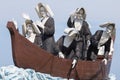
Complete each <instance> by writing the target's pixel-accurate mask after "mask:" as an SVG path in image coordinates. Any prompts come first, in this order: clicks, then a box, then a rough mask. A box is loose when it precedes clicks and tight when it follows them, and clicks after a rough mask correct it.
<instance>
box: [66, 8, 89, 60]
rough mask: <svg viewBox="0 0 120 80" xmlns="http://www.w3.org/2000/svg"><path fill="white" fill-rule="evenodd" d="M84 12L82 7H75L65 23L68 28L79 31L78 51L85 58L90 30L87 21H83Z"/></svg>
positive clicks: (84, 17)
mask: <svg viewBox="0 0 120 80" xmlns="http://www.w3.org/2000/svg"><path fill="white" fill-rule="evenodd" d="M85 19H86V13H85V10H84V8H77V9H76V11H75V12H74V13H73V14H72V15H70V17H69V19H68V22H67V25H68V27H70V28H75V29H76V30H78V31H79V39H80V47H79V48H80V50H81V51H80V53H81V55H82V56H81V59H83V60H85V59H86V57H87V56H86V55H87V49H88V46H89V44H90V37H91V32H90V29H89V25H88V23H87V22H86V21H85Z"/></svg>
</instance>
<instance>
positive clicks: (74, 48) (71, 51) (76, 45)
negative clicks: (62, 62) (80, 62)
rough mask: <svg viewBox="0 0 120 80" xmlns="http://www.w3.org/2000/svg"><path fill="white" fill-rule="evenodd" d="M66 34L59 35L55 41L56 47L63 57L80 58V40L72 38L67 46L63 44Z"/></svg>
mask: <svg viewBox="0 0 120 80" xmlns="http://www.w3.org/2000/svg"><path fill="white" fill-rule="evenodd" d="M65 37H66V36H61V37H60V38H59V39H58V40H57V42H56V45H57V49H58V50H59V52H60V51H61V52H62V53H63V54H64V55H65V58H69V59H81V51H82V50H81V49H80V47H81V48H82V45H81V42H80V41H76V40H73V41H72V42H71V44H70V45H69V47H66V46H64V39H65Z"/></svg>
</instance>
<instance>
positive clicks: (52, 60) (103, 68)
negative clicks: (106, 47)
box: [7, 21, 112, 80]
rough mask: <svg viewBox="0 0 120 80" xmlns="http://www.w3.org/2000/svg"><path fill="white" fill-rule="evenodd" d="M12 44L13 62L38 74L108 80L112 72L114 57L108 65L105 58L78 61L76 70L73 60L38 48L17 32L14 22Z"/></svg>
mask: <svg viewBox="0 0 120 80" xmlns="http://www.w3.org/2000/svg"><path fill="white" fill-rule="evenodd" d="M7 28H8V29H9V31H10V35H11V42H12V54H13V60H14V63H15V65H16V66H18V67H22V68H32V69H35V70H36V71H38V72H42V73H47V74H50V75H52V76H56V77H63V78H74V79H75V80H106V78H108V74H109V71H110V65H111V61H112V55H110V56H109V60H108V63H107V64H106V65H105V64H104V62H102V59H103V56H99V57H98V59H97V60H96V61H78V63H77V65H76V67H75V68H74V69H72V68H71V63H72V60H70V59H61V58H58V57H57V56H53V55H52V54H50V53H48V52H46V51H45V50H43V49H41V48H39V47H37V46H36V45H35V44H33V43H31V42H30V41H29V40H27V39H26V38H25V37H23V36H22V35H21V34H19V32H18V31H17V30H16V28H15V25H14V23H13V22H12V21H9V22H8V23H7Z"/></svg>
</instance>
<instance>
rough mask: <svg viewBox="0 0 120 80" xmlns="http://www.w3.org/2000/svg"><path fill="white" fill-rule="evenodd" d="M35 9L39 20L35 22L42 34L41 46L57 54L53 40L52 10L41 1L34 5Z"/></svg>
mask: <svg viewBox="0 0 120 80" xmlns="http://www.w3.org/2000/svg"><path fill="white" fill-rule="evenodd" d="M35 10H36V12H37V14H38V16H39V18H40V20H38V21H36V24H37V26H38V28H39V30H40V31H41V34H42V43H43V47H42V48H43V49H45V50H46V51H48V52H50V53H52V54H54V55H57V53H56V50H55V40H54V33H55V24H54V19H53V12H52V10H51V9H50V7H49V6H48V5H46V4H43V3H39V4H38V5H37V6H36V7H35Z"/></svg>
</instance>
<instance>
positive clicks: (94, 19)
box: [0, 0, 120, 80]
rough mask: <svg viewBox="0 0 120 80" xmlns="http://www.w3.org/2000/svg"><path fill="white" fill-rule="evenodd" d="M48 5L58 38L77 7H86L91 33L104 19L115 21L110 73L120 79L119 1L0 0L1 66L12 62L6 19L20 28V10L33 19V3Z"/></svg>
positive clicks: (21, 20)
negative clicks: (13, 20) (114, 38)
mask: <svg viewBox="0 0 120 80" xmlns="http://www.w3.org/2000/svg"><path fill="white" fill-rule="evenodd" d="M39 2H42V3H45V4H48V5H49V6H50V8H51V9H52V11H53V13H54V20H55V30H56V31H55V39H56V40H57V39H58V38H59V37H60V36H62V35H63V34H64V33H63V31H64V29H65V28H66V27H67V20H68V17H69V15H70V14H71V13H72V12H73V11H74V10H75V9H76V8H81V7H83V8H85V10H86V14H87V17H86V21H87V22H88V23H89V24H90V30H91V32H92V33H93V34H94V33H95V31H96V30H98V29H101V28H99V25H100V24H102V23H105V22H114V23H115V24H116V40H115V44H114V49H115V50H114V54H113V60H112V64H111V72H110V73H113V74H115V75H116V77H117V80H120V77H119V76H120V70H119V68H120V62H119V61H120V54H119V45H120V41H119V39H120V35H119V33H120V31H118V30H120V26H119V25H120V9H119V7H120V5H119V3H120V0H12V1H8V0H1V1H0V67H1V66H8V65H13V64H14V63H13V58H12V48H11V38H10V34H9V31H8V29H7V28H6V24H7V21H9V20H12V19H15V20H16V21H17V22H18V28H19V29H20V30H21V28H22V26H21V25H22V24H23V22H24V19H23V18H22V13H27V14H29V15H30V18H31V19H32V20H33V21H36V20H39V18H38V16H37V13H36V12H35V6H36V5H37V4H38V3H39Z"/></svg>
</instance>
